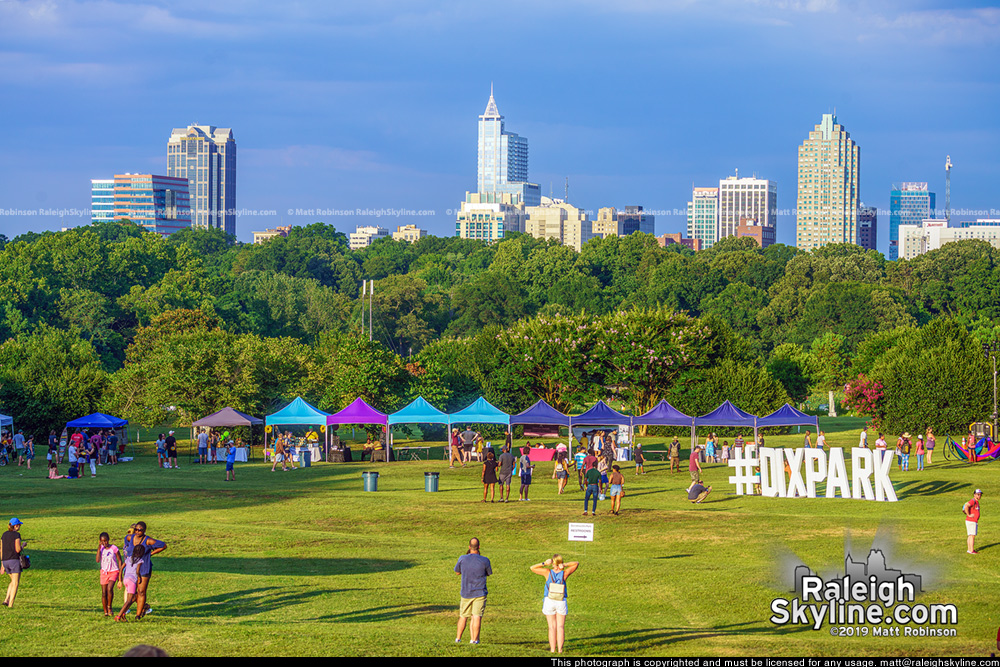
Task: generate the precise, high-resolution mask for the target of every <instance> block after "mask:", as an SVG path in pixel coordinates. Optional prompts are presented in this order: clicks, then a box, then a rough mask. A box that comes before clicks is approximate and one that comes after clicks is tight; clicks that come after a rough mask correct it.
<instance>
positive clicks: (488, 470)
mask: <svg viewBox="0 0 1000 667" xmlns="http://www.w3.org/2000/svg"><path fill="white" fill-rule="evenodd" d="M499 465H500V464H499V463H497V459H496V456H495V455H494V454H493V450H492V449H491V450H490V451H489V452H487V454H486V460H485V461H483V502H484V503H485V502H486V492H487V491H489V493H490V502H491V503H492V502H494V501H495V499H496V493H497V467H498V466H499ZM500 500H503V490H502V489H501V490H500Z"/></svg>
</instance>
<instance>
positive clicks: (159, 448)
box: [156, 433, 168, 468]
mask: <svg viewBox="0 0 1000 667" xmlns="http://www.w3.org/2000/svg"><path fill="white" fill-rule="evenodd" d="M156 464H157V465H158V466H159V467H161V468H166V467H167V465H168V464H167V438H166V436H164V435H163V434H162V433H161V434H160V437H158V438H157V439H156Z"/></svg>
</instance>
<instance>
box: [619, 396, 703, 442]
mask: <svg viewBox="0 0 1000 667" xmlns="http://www.w3.org/2000/svg"><path fill="white" fill-rule="evenodd" d="M637 425H638V426H642V425H646V426H688V427H690V428H691V446H692V447H693V446H694V444H695V433H694V417H691V416H690V415H686V414H684V413H683V412H681V411H680V410H678V409H677V408H675V407H674V406H672V405H670V404H669V403H667V402H666V401H663V400H661V401H660V402H659V403H657V404H656V406H654V407H653V409H652V410H650V411H649V412H647V413H646V414H643V415H640V416H638V417H633V418H632V428H633V429H634V428H635V427H636V426H637Z"/></svg>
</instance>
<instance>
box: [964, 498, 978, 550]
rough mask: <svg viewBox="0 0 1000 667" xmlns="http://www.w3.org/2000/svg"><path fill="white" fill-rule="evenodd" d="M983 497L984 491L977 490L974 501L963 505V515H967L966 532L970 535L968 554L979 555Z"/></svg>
mask: <svg viewBox="0 0 1000 667" xmlns="http://www.w3.org/2000/svg"><path fill="white" fill-rule="evenodd" d="M982 497H983V490H982V489H976V492H975V494H973V496H972V500H970V501H969V502H967V503H965V504H964V505H962V513H963V514H965V530H966V532H967V533H968V535H969V537H968V547H969V548H968V549H967V550H966V553H970V554H977V553H979V552H978V551H976V534H977V533H978V532H979V499H980V498H982Z"/></svg>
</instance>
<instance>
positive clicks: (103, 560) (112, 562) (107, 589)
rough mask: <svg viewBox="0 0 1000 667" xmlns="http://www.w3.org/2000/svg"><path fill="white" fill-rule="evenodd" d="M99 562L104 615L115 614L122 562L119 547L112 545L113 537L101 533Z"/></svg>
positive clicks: (98, 550)
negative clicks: (113, 607)
mask: <svg viewBox="0 0 1000 667" xmlns="http://www.w3.org/2000/svg"><path fill="white" fill-rule="evenodd" d="M97 562H98V563H100V564H101V605H102V606H103V607H104V615H105V616H111V614H113V613H114V611H113V610H112V608H111V607H112V605H113V604H114V601H115V582H116V581H118V579H119V578H120V577H121V570H122V562H121V556H119V555H118V547H116V546H115V545H113V544H111V537H110V536H109V535H108V534H107V533H101V535H100V537H99V538H98V546H97Z"/></svg>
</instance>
